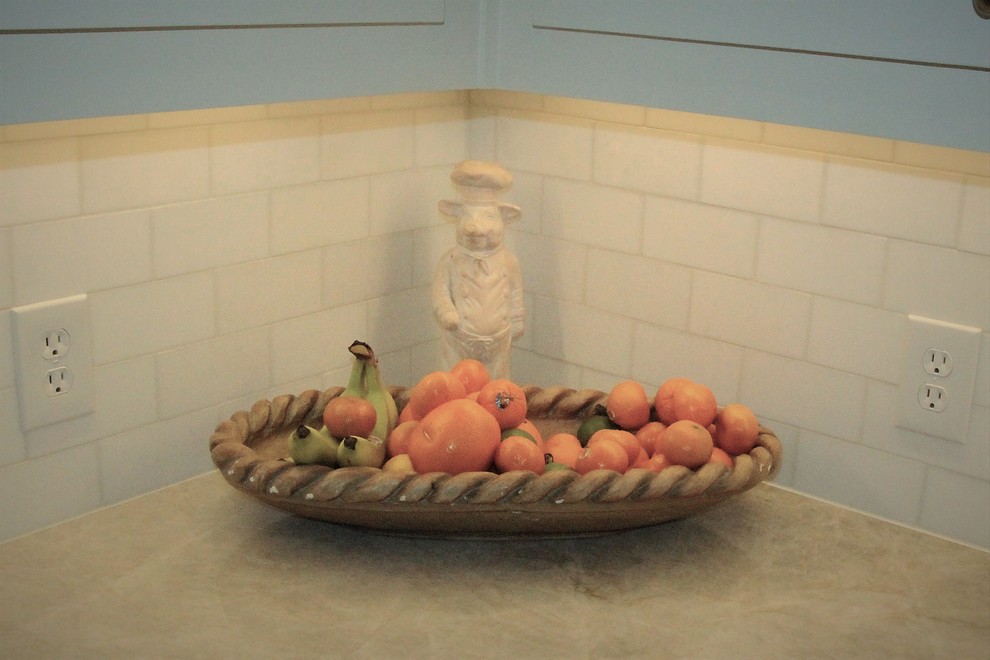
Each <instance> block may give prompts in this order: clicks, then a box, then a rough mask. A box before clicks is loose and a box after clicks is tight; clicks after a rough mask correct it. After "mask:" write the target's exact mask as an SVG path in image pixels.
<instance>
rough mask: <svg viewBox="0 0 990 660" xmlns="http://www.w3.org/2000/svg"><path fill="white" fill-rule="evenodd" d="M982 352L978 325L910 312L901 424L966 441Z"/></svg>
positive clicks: (899, 416)
mask: <svg viewBox="0 0 990 660" xmlns="http://www.w3.org/2000/svg"><path fill="white" fill-rule="evenodd" d="M979 353H980V329H979V328H973V327H970V326H966V325H957V324H955V323H948V322H946V321H937V320H935V319H928V318H924V317H922V316H915V315H913V314H912V315H910V316H908V323H907V331H906V333H905V342H904V352H903V360H904V364H903V370H902V376H901V386H900V391H899V393H898V399H899V400H898V408H897V425H898V426H900V427H902V428H905V429H910V430H912V431H918V432H919V433H924V434H927V435H934V436H936V437H939V438H945V439H947V440H955V441H957V442H965V441H966V433H967V432H968V430H969V415H970V410H971V408H972V406H973V389H974V388H975V386H976V365H977V360H978V358H979Z"/></svg>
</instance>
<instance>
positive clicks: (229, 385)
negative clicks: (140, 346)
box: [155, 326, 272, 419]
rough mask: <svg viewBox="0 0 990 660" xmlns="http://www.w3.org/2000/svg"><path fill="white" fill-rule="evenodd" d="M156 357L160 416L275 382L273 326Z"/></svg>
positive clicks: (159, 354) (193, 407) (196, 408)
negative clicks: (273, 380) (272, 347)
mask: <svg viewBox="0 0 990 660" xmlns="http://www.w3.org/2000/svg"><path fill="white" fill-rule="evenodd" d="M155 362H156V365H157V369H158V395H157V399H158V410H159V416H160V417H161V418H163V419H168V418H171V417H177V416H179V415H181V414H184V413H187V412H192V411H194V410H199V409H200V408H203V407H204V406H209V405H214V404H218V403H220V402H221V401H225V400H227V399H233V398H236V397H239V396H243V395H245V394H248V393H250V392H256V391H259V390H263V389H265V388H267V387H268V386H270V385H271V382H272V368H271V364H272V360H271V341H270V332H269V328H268V327H267V326H263V327H260V328H251V329H248V330H242V331H240V332H232V333H229V334H225V335H220V336H219V337H215V338H213V339H209V340H207V341H203V342H197V343H194V344H187V345H185V346H182V347H180V348H174V349H171V350H168V351H162V352H161V353H158V354H157V355H156V356H155Z"/></svg>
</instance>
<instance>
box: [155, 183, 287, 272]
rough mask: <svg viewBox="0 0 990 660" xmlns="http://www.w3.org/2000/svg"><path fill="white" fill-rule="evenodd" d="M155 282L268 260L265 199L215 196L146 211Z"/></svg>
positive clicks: (260, 195) (261, 197)
mask: <svg viewBox="0 0 990 660" xmlns="http://www.w3.org/2000/svg"><path fill="white" fill-rule="evenodd" d="M151 229H152V233H153V236H154V241H153V245H154V267H155V276H156V277H170V276H172V275H179V274H182V273H189V272H192V271H197V270H206V269H208V268H216V267H219V266H226V265H229V264H235V263H240V262H242V261H250V260H254V259H262V258H264V257H267V256H268V196H267V195H266V194H265V193H255V194H249V195H239V196H233V197H219V198H213V199H207V200H203V201H198V202H190V203H187V204H176V205H172V206H163V207H159V208H156V209H152V211H151Z"/></svg>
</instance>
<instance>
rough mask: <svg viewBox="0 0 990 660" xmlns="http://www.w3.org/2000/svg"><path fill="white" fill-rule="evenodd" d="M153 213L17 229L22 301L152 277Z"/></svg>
mask: <svg viewBox="0 0 990 660" xmlns="http://www.w3.org/2000/svg"><path fill="white" fill-rule="evenodd" d="M149 215H150V214H149V212H148V211H147V210H144V209H141V210H136V211H125V212H121V213H109V214H105V215H94V216H82V217H76V218H69V219H65V220H53V221H50V222H34V223H31V224H26V225H19V226H17V227H13V228H11V243H12V244H11V252H12V254H13V269H14V280H15V281H16V283H17V286H16V289H15V300H16V303H17V304H27V303H32V302H40V301H43V300H49V299H52V298H61V297H64V296H68V295H72V294H76V293H86V292H88V291H95V290H100V289H108V288H111V287H115V286H124V285H127V284H136V283H138V282H144V281H147V280H149V279H151V272H152V271H151V227H150V223H149ZM56 246H57V247H56ZM54 250H57V254H58V258H57V259H53V258H51V257H52V254H53V251H54Z"/></svg>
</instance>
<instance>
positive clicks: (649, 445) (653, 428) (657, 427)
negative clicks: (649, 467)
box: [636, 422, 667, 456]
mask: <svg viewBox="0 0 990 660" xmlns="http://www.w3.org/2000/svg"><path fill="white" fill-rule="evenodd" d="M666 428H667V425H666V424H664V423H663V422H647V423H646V424H644V425H643V426H641V427H639V430H638V431H636V439H637V440H639V444H640V445H641V446H642V447H643V449H645V450H646V453H647V454H649V455H650V456H652V455H653V447H654V445H656V442H657V438H658V437H660V434H661V433H663V432H664V429H666Z"/></svg>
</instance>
